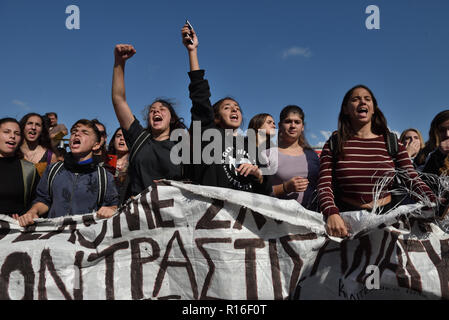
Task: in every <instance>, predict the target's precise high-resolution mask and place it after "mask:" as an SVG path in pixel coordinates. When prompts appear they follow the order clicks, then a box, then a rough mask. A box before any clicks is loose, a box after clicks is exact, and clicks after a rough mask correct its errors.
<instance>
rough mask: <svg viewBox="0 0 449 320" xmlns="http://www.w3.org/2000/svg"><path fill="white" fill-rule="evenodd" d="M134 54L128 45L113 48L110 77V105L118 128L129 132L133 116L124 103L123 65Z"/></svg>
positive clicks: (131, 47)
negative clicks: (112, 70) (117, 122)
mask: <svg viewBox="0 0 449 320" xmlns="http://www.w3.org/2000/svg"><path fill="white" fill-rule="evenodd" d="M135 53H136V49H134V47H133V46H132V45H129V44H118V45H116V46H115V48H114V57H115V62H114V72H113V76H112V104H113V105H114V111H115V114H116V116H117V119H118V121H119V123H120V126H121V127H122V128H124V129H125V130H129V128H130V127H131V124H132V123H133V122H134V115H133V113H132V112H131V109H130V108H129V105H128V103H127V102H126V92H125V63H126V60H128V59H129V58H131V57H132V56H133V55H134V54H135Z"/></svg>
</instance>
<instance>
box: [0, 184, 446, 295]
mask: <svg viewBox="0 0 449 320" xmlns="http://www.w3.org/2000/svg"><path fill="white" fill-rule="evenodd" d="M165 183H166V184H165V185H158V186H157V187H153V188H149V189H147V190H146V191H145V192H143V193H142V194H140V195H139V196H138V197H136V198H135V199H134V200H133V201H131V202H129V203H128V204H127V205H126V206H124V207H123V208H121V209H120V210H119V211H118V212H117V213H116V215H115V216H113V217H112V218H110V219H107V220H97V219H96V218H95V214H94V213H91V214H86V215H82V216H70V217H64V218H58V219H51V220H50V219H48V220H47V219H38V220H37V222H36V224H35V225H33V226H29V227H28V228H22V227H20V226H19V225H18V224H17V222H16V221H15V220H13V219H12V218H10V217H8V216H5V215H0V227H1V229H0V299H40V300H44V299H85V300H89V299H101V300H103V299H154V300H159V299H183V300H194V299H239V300H246V299H251V300H256V299H264V300H274V299H342V300H345V299H401V298H403V299H415V298H416V299H441V298H444V299H447V298H449V270H448V265H449V264H448V261H447V260H448V259H449V258H448V257H449V245H448V242H449V236H448V234H447V232H446V228H445V225H444V223H443V222H444V221H438V220H434V219H430V218H425V216H426V215H425V214H426V211H422V212H421V208H422V207H423V205H422V204H413V205H407V206H401V207H399V208H397V209H395V210H393V211H392V212H389V213H387V214H385V215H374V214H369V213H367V212H365V211H359V212H345V213H342V216H343V218H344V219H345V221H346V222H347V223H348V225H350V228H351V237H350V238H348V239H345V240H341V239H337V238H333V237H329V236H327V235H326V231H325V223H324V221H323V217H322V215H321V214H320V213H317V212H313V211H309V210H306V209H304V208H303V207H302V206H301V205H300V204H298V203H297V202H296V201H295V200H279V199H276V198H272V197H268V196H262V195H257V194H251V193H247V192H242V191H235V190H231V189H223V188H216V187H205V186H196V185H189V184H183V183H179V182H175V181H166V182H165ZM427 214H429V212H427Z"/></svg>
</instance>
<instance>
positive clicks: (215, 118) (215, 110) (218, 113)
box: [212, 96, 243, 125]
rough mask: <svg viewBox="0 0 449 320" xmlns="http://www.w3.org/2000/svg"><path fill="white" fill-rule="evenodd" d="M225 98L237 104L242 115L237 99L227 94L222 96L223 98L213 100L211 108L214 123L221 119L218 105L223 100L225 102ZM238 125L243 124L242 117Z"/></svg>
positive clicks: (217, 123) (219, 105)
mask: <svg viewBox="0 0 449 320" xmlns="http://www.w3.org/2000/svg"><path fill="white" fill-rule="evenodd" d="M226 100H231V101H234V102H235V103H236V104H237V105H238V106H239V108H240V113H241V114H242V117H243V111H242V108H241V107H240V104H239V103H238V101H237V100H235V99H234V98H232V97H229V96H228V97H224V98H222V99H220V100H218V101H217V102H215V103H214V105H213V106H212V109H213V110H214V121H215V124H216V125H219V124H220V121H221V120H220V107H221V105H222V104H223V102H225V101H226ZM240 125H243V119H242V123H241V124H240Z"/></svg>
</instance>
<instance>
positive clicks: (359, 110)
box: [357, 106, 368, 116]
mask: <svg viewBox="0 0 449 320" xmlns="http://www.w3.org/2000/svg"><path fill="white" fill-rule="evenodd" d="M357 113H358V114H359V115H364V116H366V115H368V107H364V106H362V107H358V108H357Z"/></svg>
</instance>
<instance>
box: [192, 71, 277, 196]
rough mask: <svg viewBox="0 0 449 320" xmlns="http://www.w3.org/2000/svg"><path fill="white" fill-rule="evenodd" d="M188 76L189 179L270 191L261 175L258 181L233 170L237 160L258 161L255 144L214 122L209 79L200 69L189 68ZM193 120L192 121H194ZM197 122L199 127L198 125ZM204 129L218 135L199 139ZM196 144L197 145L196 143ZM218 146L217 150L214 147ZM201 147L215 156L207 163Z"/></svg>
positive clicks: (202, 183) (238, 162)
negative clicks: (261, 179) (189, 113)
mask: <svg viewBox="0 0 449 320" xmlns="http://www.w3.org/2000/svg"><path fill="white" fill-rule="evenodd" d="M189 77H190V85H189V91H190V99H191V100H192V109H191V114H192V123H191V127H190V136H191V150H192V152H191V163H193V164H192V165H190V166H188V169H186V172H188V175H189V178H190V179H191V180H192V182H193V183H197V184H201V185H207V186H216V187H224V188H231V189H236V190H241V191H249V192H256V193H261V194H267V195H268V194H270V192H271V187H270V186H269V184H268V182H267V180H268V179H267V178H266V177H264V179H263V182H262V183H259V182H258V181H257V179H256V178H255V177H253V176H248V177H243V176H240V175H238V174H237V173H236V171H235V169H236V167H238V165H239V164H241V163H248V162H250V163H252V164H256V165H258V161H257V154H258V152H257V148H256V147H255V146H249V145H248V139H247V138H246V137H243V136H237V137H236V136H234V135H233V134H232V131H231V130H224V129H223V128H220V127H218V126H217V125H216V124H215V122H214V111H213V108H212V105H211V102H210V95H211V94H210V88H209V83H208V81H207V80H206V79H204V70H198V71H193V72H189ZM195 121H196V123H195ZM200 124H201V130H199V129H198V128H199V125H200ZM208 129H212V130H210V131H208V132H206V134H207V133H210V134H211V135H212V136H214V137H216V139H219V141H216V140H215V139H214V140H212V141H202V138H201V137H203V134H204V133H205V131H206V130H208ZM198 145H200V147H198ZM212 146H216V147H220V148H219V150H220V151H221V152H219V153H218V152H217V153H214V152H212V153H211V152H210V151H212V150H213V151H217V148H215V149H214V148H213V147H212ZM203 151H204V153H205V154H207V155H211V156H212V157H213V158H214V159H215V160H214V161H213V163H210V164H208V163H207V162H205V159H203V158H204V157H202V155H203Z"/></svg>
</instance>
